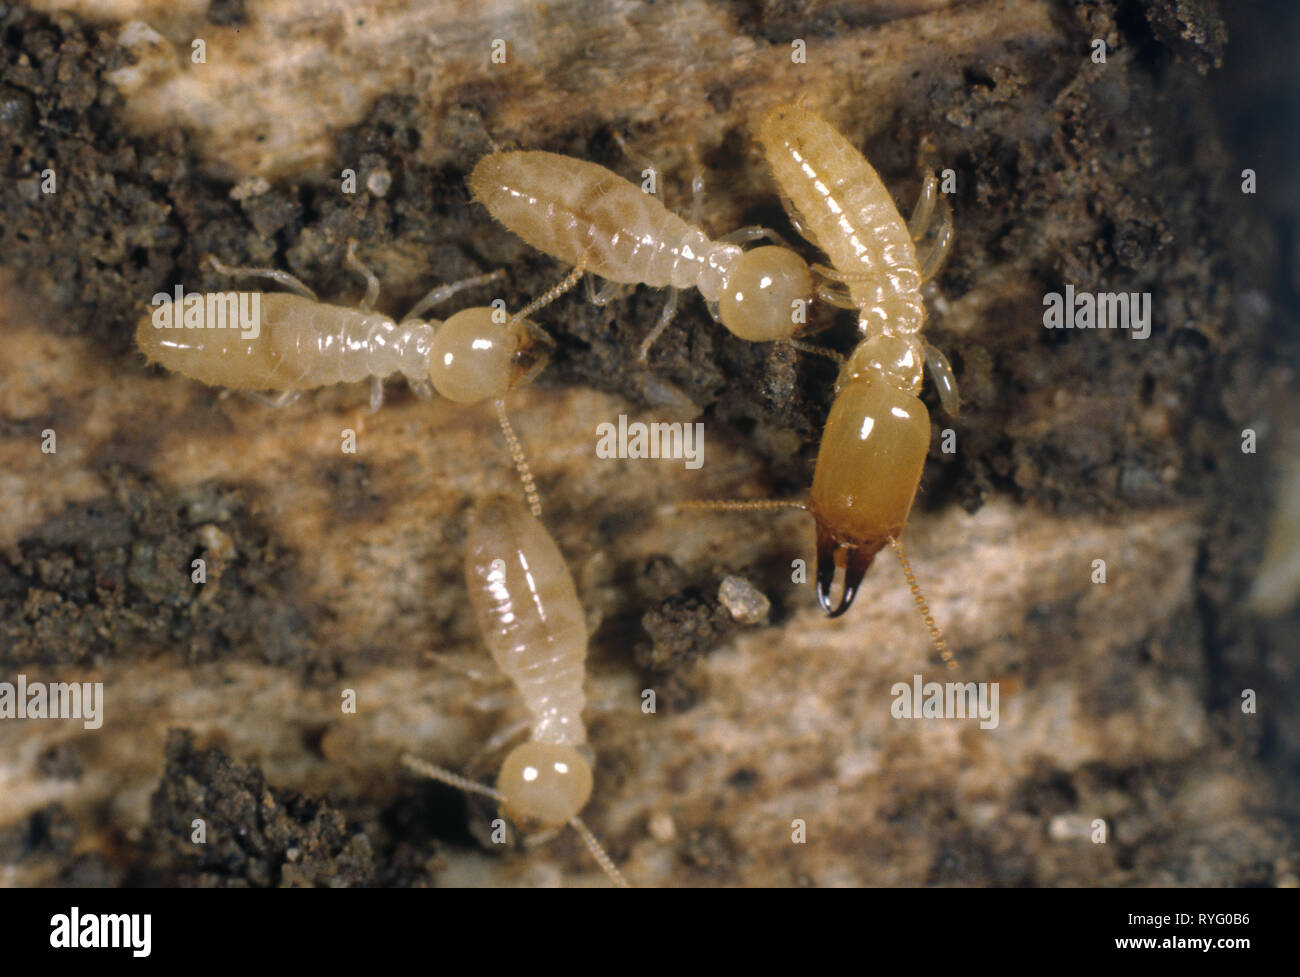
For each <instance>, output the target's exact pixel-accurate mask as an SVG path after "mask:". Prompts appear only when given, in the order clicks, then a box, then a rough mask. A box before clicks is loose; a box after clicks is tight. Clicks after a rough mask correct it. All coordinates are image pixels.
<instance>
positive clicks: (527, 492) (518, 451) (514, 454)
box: [496, 399, 542, 519]
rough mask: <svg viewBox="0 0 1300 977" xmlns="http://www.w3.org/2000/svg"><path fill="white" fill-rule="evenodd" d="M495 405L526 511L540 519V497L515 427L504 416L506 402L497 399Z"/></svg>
mask: <svg viewBox="0 0 1300 977" xmlns="http://www.w3.org/2000/svg"><path fill="white" fill-rule="evenodd" d="M496 405H497V420H498V421H500V423H501V433H502V434H504V435H505V438H506V447H508V448H509V449H510V457H511V458H512V459H513V460H514V463H515V471H517V472H519V480H520V481H521V482H523V483H524V498H526V499H527V500H528V511H529V512H531V513H532V514H533V517H534V518H537V519H540V518H541V516H542V498H541V496H540V495H538V494H537V482H536V481H535V480H534V479H533V470H532V469H531V468H529V467H528V459H527V458H526V457H525V456H524V449H523V446H522V445H521V444H520V443H519V438H518V437H516V436H515V429H514V428H513V427H511V426H510V418H509V417H507V416H506V402H505V401H504V400H500V399H498V400H497V401H496Z"/></svg>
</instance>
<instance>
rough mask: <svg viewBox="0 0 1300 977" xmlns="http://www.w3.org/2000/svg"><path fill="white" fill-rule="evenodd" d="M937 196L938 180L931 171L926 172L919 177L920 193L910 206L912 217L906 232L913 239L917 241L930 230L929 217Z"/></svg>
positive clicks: (932, 211)
mask: <svg viewBox="0 0 1300 977" xmlns="http://www.w3.org/2000/svg"><path fill="white" fill-rule="evenodd" d="M938 197H939V180H938V178H937V177H935V175H934V173H933V172H927V173H926V174H925V175H924V176H923V177H922V178H921V195H920V196H919V197H917V198H916V206H915V207H914V208H912V219H911V220H909V221H908V222H907V233H909V234H910V235H912V240H913V241H917V242H919V241H920V240H921V238H923V237H925V235H926V232H928V231H929V230H930V217H931V215H932V214H933V213H934V205H935V202H936V201H937V199H938Z"/></svg>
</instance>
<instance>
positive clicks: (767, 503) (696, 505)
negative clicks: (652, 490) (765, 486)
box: [677, 499, 808, 512]
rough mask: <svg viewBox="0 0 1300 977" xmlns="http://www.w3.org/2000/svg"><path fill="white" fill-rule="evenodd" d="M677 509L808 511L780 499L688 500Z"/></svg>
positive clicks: (708, 510) (796, 504)
mask: <svg viewBox="0 0 1300 977" xmlns="http://www.w3.org/2000/svg"><path fill="white" fill-rule="evenodd" d="M677 508H678V509H693V510H695V511H697V512H773V511H775V510H777V509H802V510H804V511H805V512H807V511H808V506H807V505H805V504H804V503H803V502H783V501H781V500H780V499H757V500H754V501H748V500H745V499H690V500H687V501H686V502H678V503H677Z"/></svg>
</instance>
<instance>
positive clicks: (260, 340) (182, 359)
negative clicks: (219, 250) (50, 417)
mask: <svg viewBox="0 0 1300 977" xmlns="http://www.w3.org/2000/svg"><path fill="white" fill-rule="evenodd" d="M355 249H356V242H355V241H351V242H349V244H348V250H347V258H346V261H347V264H348V266H349V267H350V268H351V269H353V270H354V271H356V272H357V273H358V274H360V275H362V276H363V277H364V278H365V280H366V293H365V297H364V298H363V299H362V300H361V302H360V304H359V305H358V307H357V308H355V309H351V308H347V307H345V306H339V305H331V304H329V303H325V302H322V301H320V300H319V299H318V298H317V297H316V294H315V293H314V292H313V291H312V290H311V289H310V288H308V287H307V286H306V285H304V284H303V283H302V282H301V281H299V280H298V279H297V278H295V277H294V276H292V275H290V274H288V273H287V272H283V271H278V270H275V269H271V268H245V269H239V268H229V267H227V266H225V265H223V264H222V263H221V262H219V261H217V259H216V258H215V257H213V258H211V259H210V260H211V264H212V266H213V267H214V268H215V269H216V270H217V271H218V272H220V273H222V274H229V275H237V276H256V277H261V278H268V279H270V280H272V281H275V282H278V283H279V284H281V285H284V286H285V287H287V288H290V289H292V290H293V291H294V292H295V293H296V294H292V295H290V294H285V293H283V292H272V293H265V294H263V293H259V296H258V297H259V306H260V312H261V317H260V323H259V326H258V329H257V330H256V333H255V335H253V336H251V337H250V338H244V336H243V334H242V333H241V332H239V331H238V330H230V329H220V330H213V329H206V328H195V329H187V328H158V325H157V323H156V322H155V321H154V318H155V317H154V316H146V317H145V318H143V319H142V320H141V321H140V323H139V325H138V326H137V328H136V343H137V345H138V346H139V348H140V350H141V352H143V353H144V354H145V357H146V358H147V359H148V360H149V361H150V362H155V363H160V364H161V365H163V366H165V367H167V368H168V369H169V370H174V371H176V372H178V373H181V374H183V375H185V376H187V377H190V378H191V379H194V380H198V381H200V382H203V383H207V384H211V385H213V386H221V387H228V388H231V389H235V390H246V391H260V390H274V391H281V392H282V393H283V396H282V397H281V398H280V399H279V400H278V401H274V403H275V404H276V406H282V405H283V404H285V403H287V402H289V400H290V399H292V398H293V397H296V395H297V394H298V393H300V392H301V391H303V390H310V389H313V388H316V387H322V386H326V385H329V384H334V383H351V382H356V381H359V380H364V379H366V378H367V377H369V378H371V380H372V389H371V406H372V407H377V406H378V405H379V402H380V400H381V399H382V389H383V388H382V380H383V378H385V377H388V376H391V375H394V374H398V373H400V374H402V375H403V376H404V377H406V379H407V381H408V382H409V383H410V385H411V387H412V389H414V390H415V391H416V392H417V393H419V394H420V395H421V396H425V397H427V396H431V393H432V391H434V390H436V391H437V392H438V393H439V394H441V395H442V396H444V397H446V398H448V399H449V400H453V401H456V402H458V403H472V402H476V401H480V400H487V399H499V398H501V397H502V396H504V395H505V393H506V392H507V391H509V390H510V389H512V388H513V387H515V386H518V385H520V384H523V383H527V382H528V381H529V380H531V379H532V378H533V377H534V376H536V374H537V373H538V372H540V371H541V369H542V368H543V367H544V366H545V365H546V362H547V359H548V357H549V349H550V347H551V346H552V341H551V339H550V337H549V336H548V335H547V334H546V333H545V332H544V331H543V330H541V329H540V328H539V327H537V326H536V325H534V324H533V323H532V322H530V321H528V318H527V316H528V315H530V314H532V313H533V312H534V311H536V310H537V309H539V308H541V307H542V306H543V305H545V304H547V303H548V302H550V301H552V300H553V299H554V298H555V297H556V296H557V295H559V294H561V293H562V292H563V291H564V290H565V289H566V288H568V287H569V286H571V285H572V283H573V282H574V281H576V280H577V276H576V275H573V276H570V278H569V279H568V280H566V282H565V283H561V284H560V285H557V286H556V287H555V288H553V289H551V291H549V292H547V293H546V294H545V295H543V296H542V297H541V298H539V299H537V300H536V301H534V302H533V303H531V304H530V305H529V306H528V307H527V308H526V309H524V310H522V311H521V312H520V313H518V314H517V315H514V316H509V317H507V316H506V315H505V313H504V311H503V310H502V309H494V308H492V307H489V306H479V307H475V308H470V309H463V310H461V311H460V312H457V313H456V314H455V315H453V316H451V318H449V319H447V320H446V321H445V322H439V321H438V320H436V319H435V320H429V321H423V320H421V319H420V318H419V316H421V315H422V314H423V313H424V312H425V311H427V310H428V309H429V308H430V307H432V306H433V305H435V304H437V303H439V302H443V301H446V300H447V299H449V298H451V297H452V296H453V295H455V294H456V293H458V292H460V291H463V290H464V289H467V288H472V287H475V286H478V285H483V284H486V283H488V282H492V281H495V280H497V279H498V278H500V277H501V272H500V271H496V272H492V273H490V274H487V275H478V276H475V277H473V278H467V279H464V280H463V281H459V282H454V283H452V284H450V285H440V286H438V287H437V288H435V289H434V290H433V291H431V292H429V294H428V295H426V296H425V297H424V298H423V299H421V300H420V301H419V302H417V303H416V305H415V307H414V308H412V309H411V311H410V312H408V313H407V314H406V315H405V316H404V317H403V318H402V319H401V320H400V321H395V320H393V319H392V318H390V317H389V316H386V315H383V314H381V313H378V312H375V311H374V305H375V302H376V300H377V299H378V297H379V280H378V279H377V278H376V277H375V275H374V274H373V273H372V272H371V271H370V270H369V269H368V268H366V267H365V265H363V264H362V263H361V262H360V261H359V260H358V259H357V257H356V253H355ZM199 297H200V300H202V299H203V298H206V297H207V296H204V295H200V296H199ZM200 326H202V323H200Z"/></svg>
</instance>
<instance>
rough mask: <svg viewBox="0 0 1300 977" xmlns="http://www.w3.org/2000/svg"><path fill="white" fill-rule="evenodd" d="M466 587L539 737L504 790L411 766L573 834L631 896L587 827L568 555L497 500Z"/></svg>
mask: <svg viewBox="0 0 1300 977" xmlns="http://www.w3.org/2000/svg"><path fill="white" fill-rule="evenodd" d="M465 582H466V585H467V586H468V589H469V598H470V605H471V607H473V609H474V616H475V618H476V619H477V621H478V626H479V630H480V631H481V632H482V634H483V641H484V643H485V644H486V645H487V646H488V651H489V652H491V654H492V658H493V660H494V661H495V662H496V663H497V665H498V667H500V669H501V671H502V672H504V673H505V674H506V676H507V677H508V678H509V679H510V680H511V681H512V682H513V683H514V684H515V686H516V687H517V688H518V690H519V693H520V695H521V696H522V697H523V700H524V706H525V708H526V709H527V710H528V714H529V717H530V719H531V723H532V735H531V737H530V739H529V741H528V742H526V743H521V744H520V745H519V746H516V747H515V748H514V749H513V750H511V751H510V753H509V754H508V755H507V756H506V758H505V761H504V762H503V763H502V764H501V770H500V773H499V774H498V776H497V786H496V789H495V790H493V789H492V788H490V787H487V786H485V785H483V784H480V783H477V782H475V781H473V780H468V779H466V778H464V777H461V776H459V775H458V774H454V773H452V772H451V771H448V770H444V769H442V768H441V767H435V766H433V765H431V764H428V763H425V762H424V761H422V760H419V759H417V758H415V757H412V756H404V757H403V758H402V762H403V763H404V764H405V765H406V766H407V767H408V768H410V769H412V770H414V771H416V772H418V773H421V774H423V775H424V776H427V777H431V778H433V779H435V780H439V781H442V782H443V783H447V784H450V785H452V786H453V787H457V788H459V789H461V790H465V791H470V792H473V793H477V794H483V795H486V796H488V797H491V798H493V799H495V800H496V801H497V802H498V803H499V804H500V805H501V807H502V810H503V811H504V813H505V814H506V816H507V817H509V818H510V819H511V820H512V821H514V822H515V823H516V824H517V825H519V826H520V828H521V829H523V830H525V831H530V830H539V831H550V830H555V829H558V828H562V827H563V826H564V825H566V824H568V825H570V826H572V827H573V829H574V830H575V831H577V832H578V834H579V836H580V837H581V838H582V840H583V842H584V843H585V844H586V845H587V847H588V849H589V850H590V851H591V853H592V856H593V857H594V858H595V859H596V861H597V862H598V863H599V864H600V867H601V868H602V869H604V870H605V872H606V873H607V874H608V875H609V877H610V878H611V879H613V880H614V882H615V884H616V885H619V886H626V885H627V881H626V880H625V879H624V878H623V875H622V873H620V872H619V870H618V868H617V867H616V866H615V865H614V863H613V861H612V860H611V859H610V857H609V855H607V854H606V853H605V850H604V849H603V848H601V847H600V844H599V843H598V842H597V841H596V838H595V836H594V835H593V834H592V833H591V831H590V830H588V828H587V826H586V825H585V824H584V823H583V822H582V820H581V819H580V818H579V817H578V814H579V812H581V811H582V809H583V808H584V807H585V806H586V804H587V800H588V799H589V798H590V797H591V789H592V771H591V762H590V760H589V757H590V749H589V748H588V746H587V731H586V727H585V726H584V725H583V722H582V709H583V705H584V704H585V697H584V694H583V688H582V686H583V679H584V676H585V674H586V657H587V625H586V619H585V616H584V615H583V611H582V605H581V604H580V603H579V602H578V593H577V588H576V587H575V586H574V583H573V575H572V574H571V573H570V572H569V567H568V564H567V563H565V561H564V557H563V555H562V554H561V553H560V549H559V547H558V546H556V544H555V540H554V539H552V538H551V534H550V533H548V532H547V531H546V527H544V526H543V525H542V524H541V522H540V521H538V520H537V519H536V518H534V517H533V516H532V515H530V514H529V513H528V512H527V511H526V510H525V509H524V507H523V506H521V505H520V504H519V503H518V502H517V501H515V500H514V499H512V498H510V497H509V496H505V495H492V496H489V497H487V498H486V499H484V500H482V501H481V502H480V503H479V505H478V506H477V508H476V509H475V512H474V516H473V519H472V521H471V524H470V530H469V537H468V540H467V555H466V560H465Z"/></svg>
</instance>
